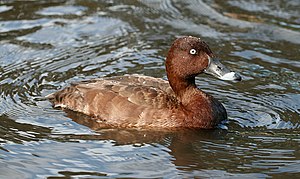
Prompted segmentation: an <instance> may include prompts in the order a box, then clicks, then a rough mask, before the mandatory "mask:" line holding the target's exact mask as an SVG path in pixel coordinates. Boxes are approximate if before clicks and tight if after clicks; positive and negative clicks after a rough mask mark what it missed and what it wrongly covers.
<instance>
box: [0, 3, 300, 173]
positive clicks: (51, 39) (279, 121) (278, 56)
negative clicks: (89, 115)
mask: <svg viewBox="0 0 300 179" xmlns="http://www.w3.org/2000/svg"><path fill="white" fill-rule="evenodd" d="M299 9H300V2H299V1H297V0H290V1H279V0H278V1H277V0H276V1H270V2H269V1H259V0H251V1H240V0H228V1H214V0H205V1H201V0H198V1H197V0H194V1H187V2H184V1H171V0H164V1H159V0H151V1H148V0H147V1H146V0H145V1H99V2H98V1H80V0H78V1H60V0H58V1H25V2H22V1H1V2H0V178H52V177H53V178H55V177H61V178H63V177H66V178H68V177H75V178H129V177H136V178H146V177H147V178H160V177H164V178H189V177H199V178H269V177H277V178H282V177H299V176H300V172H299V171H300V146H299V144H300V135H299V134H300V125H299V119H300V81H299V79H300V59H299V54H300V49H299V44H300V18H299V17H300V11H299ZM182 35H193V36H197V37H200V38H202V39H203V40H205V41H206V42H207V43H208V44H209V45H210V47H211V49H212V50H213V51H214V52H215V54H216V55H217V56H218V57H219V58H220V59H221V60H222V62H223V63H224V64H225V65H227V66H228V67H229V68H231V69H232V70H234V71H238V72H239V73H240V74H241V75H242V76H243V79H244V80H243V81H242V82H239V83H232V82H227V81H220V80H217V79H215V78H214V77H211V76H207V75H201V76H199V77H197V80H196V83H197V85H198V86H199V88H201V89H203V90H204V91H206V92H208V93H210V94H212V95H213V96H214V97H216V98H217V99H219V100H220V101H221V102H222V103H223V104H224V106H225V107H226V109H227V112H228V116H229V117H228V118H229V120H228V124H227V128H228V129H227V130H226V129H225V130H224V129H217V130H200V131H199V130H179V131H156V130H153V131H146V130H122V129H97V128H95V126H94V125H93V121H89V120H88V119H84V118H83V117H82V118H78V117H77V118H74V116H72V115H70V114H66V113H65V112H63V111H59V110H55V109H53V108H52V107H51V104H50V103H49V102H48V101H47V100H45V99H44V96H46V95H47V94H50V93H52V92H54V91H56V90H58V89H61V88H63V87H65V86H67V85H68V84H69V83H71V82H75V81H80V80H83V79H92V78H97V77H101V76H114V75H123V74H132V73H139V74H145V75H149V76H154V77H159V78H164V79H166V74H165V69H164V60H165V55H166V53H167V51H168V48H169V46H170V44H171V43H172V41H173V40H174V39H175V38H176V37H178V36H182Z"/></svg>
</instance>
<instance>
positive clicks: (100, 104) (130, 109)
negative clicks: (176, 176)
mask: <svg viewBox="0 0 300 179" xmlns="http://www.w3.org/2000/svg"><path fill="white" fill-rule="evenodd" d="M49 98H50V100H51V102H52V103H53V104H54V106H55V107H61V108H64V109H70V110H72V111H77V112H81V113H84V114H86V115H89V116H92V117H95V118H96V119H98V120H99V121H101V122H104V123H106V124H108V125H114V126H121V127H143V126H148V127H151V126H152V127H153V126H168V125H170V126H172V125H176V124H175V123H174V124H171V123H170V121H171V120H166V119H170V118H172V111H174V108H177V107H178V105H179V103H178V101H177V99H176V97H175V94H174V92H173V90H172V89H171V87H170V85H169V83H168V82H167V81H165V80H162V79H158V78H153V77H148V76H142V75H125V76H116V77H107V78H99V79H94V80H89V81H83V82H79V83H74V84H72V85H71V86H69V87H66V88H65V89H63V90H61V91H58V92H56V93H54V94H51V95H50V96H49ZM174 122H175V121H174Z"/></svg>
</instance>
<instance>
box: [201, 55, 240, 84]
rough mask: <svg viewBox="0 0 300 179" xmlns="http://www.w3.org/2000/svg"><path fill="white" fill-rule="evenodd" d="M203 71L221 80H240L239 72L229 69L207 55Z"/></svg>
mask: <svg viewBox="0 0 300 179" xmlns="http://www.w3.org/2000/svg"><path fill="white" fill-rule="evenodd" d="M204 72H205V73H207V74H210V75H213V76H215V77H217V78H219V79H221V80H230V81H241V80H242V77H241V76H240V75H239V74H237V73H235V72H232V71H230V70H229V69H228V68H227V67H226V66H224V65H223V64H222V63H220V61H219V60H218V59H216V58H210V57H209V64H208V67H207V68H206V69H205V70H204Z"/></svg>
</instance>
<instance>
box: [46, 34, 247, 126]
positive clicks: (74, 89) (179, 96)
mask: <svg viewBox="0 0 300 179" xmlns="http://www.w3.org/2000/svg"><path fill="white" fill-rule="evenodd" d="M165 65H166V71H167V77H168V80H169V81H166V80H163V79H159V78H154V77H149V76H143V75H124V76H116V77H104V78H98V79H94V80H89V81H83V82H79V83H75V84H71V86H69V87H66V88H64V89H63V90H61V91H58V92H55V93H53V94H50V95H48V96H47V97H48V98H49V100H50V101H51V102H52V103H53V105H54V107H60V108H62V109H68V110H72V111H76V112H80V113H83V114H85V115H88V116H91V117H92V118H93V119H94V120H95V121H96V122H98V123H103V124H105V125H106V126H110V127H122V128H133V127H134V128H207V129H208V128H214V127H215V126H216V125H217V124H218V123H220V121H222V120H225V119H226V118H227V113H226V110H225V108H224V107H223V105H222V104H221V103H220V102H219V101H218V100H216V99H215V98H213V97H212V96H211V95H209V94H207V93H205V92H203V91H202V90H200V89H199V88H197V86H196V84H195V77H196V76H197V75H199V74H201V73H207V74H211V75H214V76H216V77H217V78H220V79H223V80H235V81H240V80H241V77H240V76H239V75H238V74H236V73H234V72H230V71H229V70H228V69H227V68H226V67H225V66H224V65H222V64H221V63H220V62H219V61H218V60H217V59H216V58H214V55H213V53H212V51H211V50H210V48H209V47H208V45H207V44H206V43H205V42H204V41H202V40H200V39H199V38H196V37H191V36H187V37H181V38H178V39H176V40H175V41H174V43H173V44H172V46H171V48H170V50H169V52H168V56H167V59H166V63H165Z"/></svg>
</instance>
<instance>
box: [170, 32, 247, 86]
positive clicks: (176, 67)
mask: <svg viewBox="0 0 300 179" xmlns="http://www.w3.org/2000/svg"><path fill="white" fill-rule="evenodd" d="M166 70H167V75H168V78H169V80H170V78H179V79H182V80H183V79H191V78H194V77H195V76H197V75H199V74H201V73H206V74H210V75H213V76H215V77H217V78H219V79H222V80H231V81H240V80H241V79H242V78H241V76H240V75H238V74H237V73H235V72H232V71H230V70H229V69H228V68H227V67H226V66H224V65H223V64H222V63H220V61H219V60H218V59H217V58H215V57H214V54H213V53H212V51H211V50H210V48H209V46H208V45H207V44H206V43H205V42H204V41H202V40H201V39H200V38H197V37H192V36H185V37H180V38H178V39H176V40H175V41H174V43H173V44H172V46H171V48H170V50H169V52H168V56H167V59H166Z"/></svg>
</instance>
